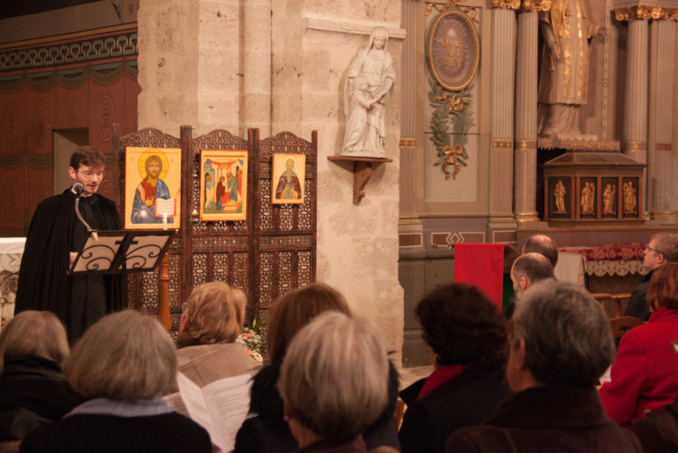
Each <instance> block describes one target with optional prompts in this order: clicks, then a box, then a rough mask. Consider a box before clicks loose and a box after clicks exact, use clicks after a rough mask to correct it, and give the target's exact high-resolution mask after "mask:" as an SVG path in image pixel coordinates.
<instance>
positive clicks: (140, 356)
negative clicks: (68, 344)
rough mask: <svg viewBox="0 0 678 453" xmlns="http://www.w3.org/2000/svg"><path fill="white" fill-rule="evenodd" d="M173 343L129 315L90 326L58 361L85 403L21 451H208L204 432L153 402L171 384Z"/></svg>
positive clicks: (148, 322)
mask: <svg viewBox="0 0 678 453" xmlns="http://www.w3.org/2000/svg"><path fill="white" fill-rule="evenodd" d="M176 373H177V361H176V356H175V353H174V343H173V341H172V338H171V337H170V335H169V334H168V333H167V331H166V330H165V329H164V328H163V327H162V326H161V325H160V323H158V321H157V320H156V319H154V318H151V317H149V316H145V315H142V314H141V313H139V312H137V311H135V310H125V311H122V312H119V313H115V314H112V315H108V316H106V317H104V318H103V319H101V320H100V321H99V322H97V323H96V324H94V325H93V326H92V327H90V328H89V329H88V330H87V331H86V332H85V335H83V336H82V338H81V339H80V340H79V341H78V343H77V344H76V345H75V347H74V348H73V351H72V352H71V355H70V356H69V357H68V358H67V359H66V362H65V364H64V374H65V375H66V378H67V379H68V382H69V383H70V384H71V386H72V387H73V389H74V390H76V391H78V392H80V393H81V394H82V395H83V396H84V397H85V398H87V399H88V401H87V402H86V403H84V404H81V405H80V406H78V407H76V408H75V409H74V410H73V411H72V412H70V413H69V414H67V415H66V416H65V417H64V418H63V419H61V420H59V421H56V422H54V423H52V424H50V425H47V426H45V427H43V428H40V429H38V430H37V431H34V432H33V433H32V434H30V435H29V436H27V437H26V438H25V439H24V441H23V443H22V444H21V451H22V452H27V453H31V452H73V451H96V452H119V451H124V452H126V453H135V452H140V453H141V452H149V451H162V452H164V453H172V452H176V453H180V452H186V451H190V452H198V453H200V452H205V453H208V452H212V444H211V442H210V438H209V435H208V434H207V431H205V430H204V429H203V428H202V427H200V426H199V425H198V424H197V423H195V422H194V421H193V420H191V419H189V418H187V417H184V416H183V415H180V414H178V413H176V412H175V411H174V409H172V408H170V407H169V406H168V405H167V403H166V402H165V401H164V400H163V399H162V398H161V395H163V394H164V393H165V392H167V391H168V390H169V389H171V388H172V387H174V386H175V385H176Z"/></svg>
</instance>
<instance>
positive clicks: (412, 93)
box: [399, 0, 423, 225]
mask: <svg viewBox="0 0 678 453" xmlns="http://www.w3.org/2000/svg"><path fill="white" fill-rule="evenodd" d="M401 8H402V23H401V25H402V27H403V29H405V30H406V31H407V39H406V40H405V42H404V43H403V55H402V58H403V61H402V68H401V70H400V73H401V74H402V81H401V84H402V85H401V86H402V94H401V96H402V97H401V99H400V140H399V146H400V170H401V171H400V217H401V225H402V224H403V218H405V224H412V222H413V221H414V223H420V222H419V221H418V220H417V219H413V217H415V213H416V211H417V208H416V198H417V194H416V190H415V188H416V187H417V170H418V166H417V161H418V156H419V153H421V151H417V142H416V136H417V89H418V88H419V87H418V86H417V70H418V62H419V60H418V59H417V44H418V41H417V37H418V27H417V19H418V18H417V2H416V1H414V0H403V1H402V3H401ZM419 146H423V144H422V143H419Z"/></svg>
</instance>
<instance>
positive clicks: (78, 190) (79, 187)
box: [71, 182, 99, 240]
mask: <svg viewBox="0 0 678 453" xmlns="http://www.w3.org/2000/svg"><path fill="white" fill-rule="evenodd" d="M71 191H72V192H73V193H74V194H75V195H76V197H75V215H76V216H77V217H78V219H79V220H80V221H81V222H82V224H83V225H85V228H87V232H88V233H90V234H91V235H92V237H93V238H94V239H96V240H99V235H98V234H97V231H96V230H93V229H92V227H90V226H89V224H88V223H87V222H85V219H83V218H82V214H80V195H81V194H82V193H83V192H84V191H85V186H83V185H82V184H81V183H79V182H76V183H75V184H73V187H72V188H71Z"/></svg>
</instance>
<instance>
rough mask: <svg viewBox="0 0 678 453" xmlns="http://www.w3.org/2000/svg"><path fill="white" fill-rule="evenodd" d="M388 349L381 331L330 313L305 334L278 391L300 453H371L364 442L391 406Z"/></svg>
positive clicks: (295, 346)
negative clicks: (376, 421) (364, 437)
mask: <svg viewBox="0 0 678 453" xmlns="http://www.w3.org/2000/svg"><path fill="white" fill-rule="evenodd" d="M388 373H389V365H388V359H387V357H386V348H385V345H384V341H383V339H382V338H381V334H380V333H379V331H378V330H377V328H376V327H375V326H374V325H373V324H372V323H370V322H369V321H366V320H360V319H354V318H350V317H348V316H347V315H345V314H342V313H324V314H321V315H320V316H318V317H317V318H316V319H314V320H313V321H312V322H311V323H310V324H308V325H307V326H306V327H304V328H303V329H301V331H299V333H298V334H297V335H296V336H295V337H294V339H293V340H292V343H291V344H290V347H289V349H288V350H287V354H286V355H285V359H284V361H283V365H282V370H281V373H280V379H279V380H278V389H279V390H280V394H281V396H282V398H283V401H284V403H285V406H284V411H285V417H286V419H287V423H288V424H289V426H290V430H291V431H292V434H293V435H294V437H295V438H296V439H297V442H298V443H299V447H300V449H299V452H300V453H301V452H304V453H309V452H322V451H332V452H336V453H340V452H366V451H367V449H366V447H365V443H364V441H363V440H362V438H361V437H360V436H361V434H362V433H363V431H365V429H367V427H368V426H369V425H370V424H371V423H373V422H374V421H375V420H376V419H377V417H379V415H380V414H381V413H382V411H383V410H384V408H385V407H386V404H387V402H388V386H387V379H388Z"/></svg>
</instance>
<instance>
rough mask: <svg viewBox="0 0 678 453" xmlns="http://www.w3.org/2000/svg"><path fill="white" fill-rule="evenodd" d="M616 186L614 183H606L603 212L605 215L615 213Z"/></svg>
mask: <svg viewBox="0 0 678 453" xmlns="http://www.w3.org/2000/svg"><path fill="white" fill-rule="evenodd" d="M616 191H617V190H616V188H615V187H613V186H612V184H610V183H607V184H606V185H605V190H604V191H603V214H604V215H615V214H616V212H615V209H614V194H615V192H616Z"/></svg>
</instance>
